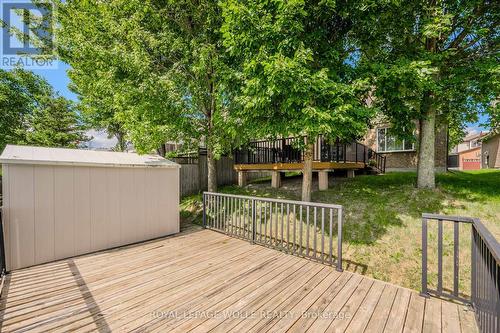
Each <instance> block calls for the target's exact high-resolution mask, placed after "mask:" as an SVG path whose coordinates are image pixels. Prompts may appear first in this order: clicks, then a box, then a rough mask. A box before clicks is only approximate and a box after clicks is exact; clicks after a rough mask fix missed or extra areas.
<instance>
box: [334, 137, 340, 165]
mask: <svg viewBox="0 0 500 333" xmlns="http://www.w3.org/2000/svg"><path fill="white" fill-rule="evenodd" d="M339 144H340V142H339V138H337V141H336V142H335V146H336V148H337V163H339Z"/></svg>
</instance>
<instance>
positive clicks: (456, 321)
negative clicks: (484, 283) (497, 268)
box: [0, 227, 477, 333]
mask: <svg viewBox="0 0 500 333" xmlns="http://www.w3.org/2000/svg"><path fill="white" fill-rule="evenodd" d="M132 330H133V331H143V332H168V331H173V332H187V331H194V332H207V331H214V332H228V331H231V332H241V331H253V332H257V331H259V332H264V331H266V332H285V331H288V332H304V331H309V332H326V331H328V332H330V331H331V332H333V331H335V332H344V331H345V332H402V331H408V332H410V331H411V332H423V331H425V332H454V333H455V332H476V331H477V327H476V324H475V321H474V315H473V312H471V311H469V310H468V309H466V308H465V307H462V306H459V305H456V304H452V303H448V302H444V301H440V300H436V299H425V298H422V297H420V296H419V295H418V293H417V292H414V291H411V290H408V289H404V288H400V287H397V286H394V285H391V284H388V283H384V282H381V281H376V280H373V279H370V278H366V277H363V276H361V275H357V274H352V273H349V272H343V273H339V272H336V271H335V269H334V268H333V267H329V266H325V265H322V264H319V263H314V262H311V261H308V260H306V259H302V258H298V257H294V256H291V255H287V254H284V253H281V252H278V251H275V250H272V249H268V248H265V247H261V246H258V245H251V244H249V243H248V242H245V241H242V240H238V239H234V238H230V237H227V236H225V235H222V234H219V233H216V232H213V231H209V230H203V229H199V228H196V227H190V228H188V229H185V230H184V231H183V232H182V233H181V234H178V235H176V236H173V237H168V238H164V239H159V240H155V241H150V242H147V243H142V244H138V245H132V246H128V247H123V248H119V249H115V250H108V251H103V252H99V253H95V254H90V255H85V256H82V257H78V258H73V259H67V260H62V261H58V262H54V263H50V264H45V265H41V266H36V267H32V268H28V269H23V270H19V271H15V272H13V273H12V274H11V275H10V276H8V279H7V283H6V286H5V288H4V290H3V293H2V296H1V298H0V331H2V332H13V331H20V332H21V331H33V332H48V331H53V332H67V331H81V332H88V331H99V332H109V331H116V332H125V331H132Z"/></svg>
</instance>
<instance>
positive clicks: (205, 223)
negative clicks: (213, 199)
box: [202, 193, 207, 228]
mask: <svg viewBox="0 0 500 333" xmlns="http://www.w3.org/2000/svg"><path fill="white" fill-rule="evenodd" d="M202 196H203V200H202V202H203V228H206V227H207V204H206V202H205V200H206V195H205V193H203V194H202Z"/></svg>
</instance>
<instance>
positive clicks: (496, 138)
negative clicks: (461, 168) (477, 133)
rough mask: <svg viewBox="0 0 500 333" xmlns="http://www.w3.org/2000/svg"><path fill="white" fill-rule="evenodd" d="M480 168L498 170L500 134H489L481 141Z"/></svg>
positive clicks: (499, 165) (499, 162) (499, 164)
mask: <svg viewBox="0 0 500 333" xmlns="http://www.w3.org/2000/svg"><path fill="white" fill-rule="evenodd" d="M481 141H482V145H481V148H482V153H481V156H482V158H481V161H482V163H481V166H482V168H483V169H498V168H500V132H496V133H489V134H488V135H486V136H484V137H483V138H482V139H481Z"/></svg>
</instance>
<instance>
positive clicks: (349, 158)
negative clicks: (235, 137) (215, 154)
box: [234, 136, 386, 173]
mask: <svg viewBox="0 0 500 333" xmlns="http://www.w3.org/2000/svg"><path fill="white" fill-rule="evenodd" d="M305 139H306V138H305V137H290V138H282V139H275V140H260V141H252V142H249V143H248V144H246V145H245V146H244V147H242V148H240V149H237V150H235V151H234V160H235V164H270V163H301V162H303V161H304V149H303V148H300V147H303V146H304V144H305ZM313 161H316V162H337V163H363V164H364V165H365V166H370V167H374V168H376V169H377V170H378V171H379V172H382V173H384V172H385V162H386V158H385V156H383V155H381V154H378V153H376V152H375V151H374V150H372V149H370V148H368V147H367V146H365V145H363V144H361V143H359V142H355V141H354V142H341V141H340V140H334V141H332V140H327V139H326V138H324V137H323V136H319V137H318V138H317V140H315V142H314V149H313Z"/></svg>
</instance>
